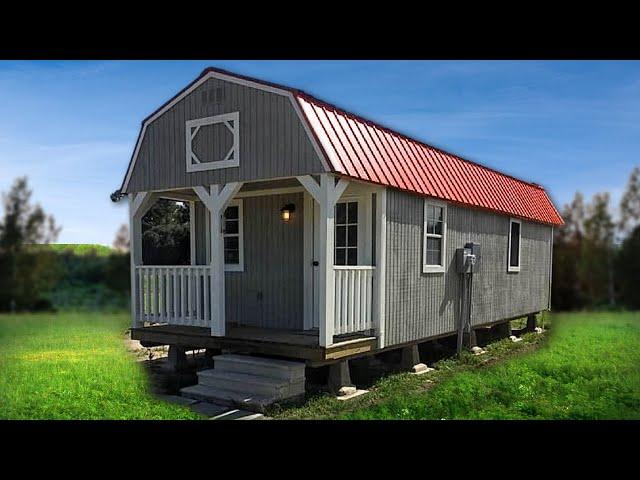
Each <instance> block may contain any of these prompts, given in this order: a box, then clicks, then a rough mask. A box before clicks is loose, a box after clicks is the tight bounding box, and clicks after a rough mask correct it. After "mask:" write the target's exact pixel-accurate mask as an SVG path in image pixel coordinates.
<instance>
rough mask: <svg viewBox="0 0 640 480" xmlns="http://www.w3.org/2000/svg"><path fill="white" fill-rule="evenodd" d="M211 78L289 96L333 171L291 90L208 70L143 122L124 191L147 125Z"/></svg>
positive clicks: (318, 150) (312, 140) (324, 165)
mask: <svg viewBox="0 0 640 480" xmlns="http://www.w3.org/2000/svg"><path fill="white" fill-rule="evenodd" d="M211 78H216V79H218V80H223V81H226V82H231V83H236V84H238V85H243V86H245V87H250V88H256V89H258V90H263V91H265V92H270V93H275V94H276V95H282V96H284V97H287V98H288V99H289V101H290V102H291V106H292V107H293V109H294V111H295V112H296V114H297V115H298V118H299V119H300V122H302V125H303V127H304V130H305V132H306V133H307V136H308V137H309V140H310V141H311V145H313V149H314V150H315V151H316V154H317V155H318V157H319V158H320V161H321V162H322V166H323V168H324V169H325V171H327V172H331V171H332V170H330V168H329V164H328V163H327V159H326V158H325V156H324V154H323V153H322V150H321V149H320V146H319V145H318V142H317V141H316V138H315V136H314V135H313V133H312V132H311V127H310V125H309V123H308V122H307V120H306V118H305V116H304V114H303V113H302V111H301V109H300V105H299V104H298V102H297V100H296V99H295V98H294V96H293V93H292V92H290V91H289V90H284V89H281V88H276V87H272V86H270V85H265V84H262V83H258V82H253V81H251V80H246V79H244V78H238V77H235V76H233V75H227V74H224V73H221V72H208V73H207V74H206V75H204V76H203V77H202V78H200V79H199V80H198V81H197V82H195V83H194V84H193V85H191V86H190V87H189V88H188V89H186V90H185V91H184V92H182V93H181V94H180V95H178V96H177V97H175V98H174V99H173V100H171V101H170V102H169V103H167V104H166V105H165V106H164V107H162V108H161V109H160V110H158V111H157V112H156V113H154V114H153V115H152V116H151V117H149V118H148V119H147V120H146V121H145V122H144V123H143V124H142V131H141V133H140V135H139V137H138V141H137V142H136V146H135V148H134V150H133V158H132V160H131V162H130V165H129V169H128V170H127V175H126V177H125V180H124V183H123V185H122V190H123V191H125V190H126V189H127V187H128V186H129V181H130V180H131V174H132V173H133V169H134V167H135V165H136V161H137V160H138V153H139V152H140V145H142V141H143V139H144V135H145V133H146V130H147V126H148V125H149V124H150V123H152V122H153V121H155V120H156V119H157V118H159V117H161V116H162V115H163V114H164V113H166V112H167V111H168V110H170V109H171V108H172V107H173V106H174V105H176V104H177V103H178V102H180V101H182V100H183V99H184V98H185V97H186V96H187V95H189V94H190V93H191V92H193V91H194V90H195V89H196V88H198V87H199V86H200V85H202V84H203V83H204V82H206V81H207V80H209V79H211Z"/></svg>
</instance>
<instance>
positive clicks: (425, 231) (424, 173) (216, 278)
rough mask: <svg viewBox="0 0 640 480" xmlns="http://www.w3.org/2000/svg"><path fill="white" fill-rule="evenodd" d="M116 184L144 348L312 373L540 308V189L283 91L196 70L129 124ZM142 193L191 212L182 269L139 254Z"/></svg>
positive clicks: (545, 224) (144, 207)
mask: <svg viewBox="0 0 640 480" xmlns="http://www.w3.org/2000/svg"><path fill="white" fill-rule="evenodd" d="M120 192H121V194H122V195H126V196H127V197H128V199H129V202H130V221H131V224H130V229H131V235H132V242H131V243H132V256H131V284H132V289H131V290H132V291H131V300H132V306H131V315H132V322H133V328H132V336H133V338H137V339H140V340H141V341H143V342H145V343H146V344H170V345H178V346H180V347H181V348H183V349H184V348H211V349H217V348H224V349H227V350H232V351H233V350H237V351H241V352H245V353H257V354H262V355H276V356H280V357H287V358H291V359H298V360H304V361H306V362H307V364H308V365H312V366H313V365H322V364H326V363H330V362H335V361H337V360H344V359H348V358H353V357H356V356H359V355H365V354H370V353H372V352H378V351H381V350H385V349H390V348H398V347H400V346H406V345H411V344H415V343H417V342H421V341H425V340H428V339H433V338H437V337H442V336H446V335H452V334H456V333H458V332H460V331H462V330H463V329H465V328H466V331H467V333H468V332H470V331H472V330H473V329H475V328H478V327H480V326H486V325H492V324H496V323H499V322H505V321H507V320H509V319H513V318H516V317H520V316H526V315H531V314H534V313H537V312H540V311H542V310H545V309H548V308H549V307H550V287H551V259H552V239H553V228H554V226H557V225H561V224H562V219H561V218H560V216H559V214H558V212H557V211H556V209H555V208H554V206H553V204H552V203H551V201H550V199H549V197H548V195H547V194H546V192H545V191H544V189H543V188H542V187H540V186H539V185H536V184H533V183H529V182H525V181H522V180H519V179H516V178H513V177H511V176H508V175H505V174H502V173H500V172H497V171H495V170H493V169H490V168H487V167H485V166H482V165H479V164H477V163H474V162H470V161H468V160H465V159H463V158H460V157H459V156H456V155H453V154H450V153H447V152H444V151H442V150H440V149H438V148H435V147H433V146H431V145H428V144H425V143H423V142H420V141H417V140H415V139H412V138H409V137H407V136H405V135H401V134H399V133H397V132H394V131H392V130H390V129H388V128H385V127H383V126H380V125H378V124H376V123H373V122H371V121H369V120H366V119H364V118H361V117H359V116H357V115H354V114H351V113H348V112H346V111H344V110H342V109H339V108H337V107H335V106H334V105H330V104H328V103H326V102H323V101H321V100H318V99H316V98H314V97H312V96H310V95H308V94H306V93H304V92H301V91H299V90H295V89H291V88H288V87H284V86H280V85H275V84H271V83H269V82H264V81H260V80H256V79H252V78H247V77H244V76H241V75H236V74H233V73H230V72H226V71H223V70H219V69H214V68H209V69H206V70H205V71H204V72H202V74H201V75H200V76H199V77H198V78H197V79H195V80H194V81H193V82H192V83H191V84H190V85H188V86H187V87H186V88H185V89H184V90H182V91H181V92H180V93H179V94H177V95H176V96H175V97H173V98H172V99H171V100H169V101H168V102H167V103H165V104H164V105H163V106H162V107H160V108H159V109H158V110H157V111H156V112H154V113H153V114H152V115H150V116H149V117H148V118H147V119H145V120H144V121H143V123H142V128H141V131H140V134H139V137H138V140H137V142H136V146H135V151H134V152H133V155H132V158H131V162H130V164H129V167H128V170H127V172H126V176H125V179H124V181H123V184H122V187H121V189H120ZM158 198H168V199H174V200H179V201H183V202H186V203H188V205H189V206H190V209H191V215H190V218H191V245H192V249H191V250H192V254H191V265H186V266H158V265H144V264H143V263H142V252H141V246H142V242H141V218H142V216H143V215H144V214H145V212H147V211H148V209H149V208H150V207H151V206H152V205H153V203H154V202H155V201H156V200H157V199H158ZM465 246H466V247H467V249H466V250H465ZM472 284H473V287H472V289H471V285H472ZM470 312H471V313H470Z"/></svg>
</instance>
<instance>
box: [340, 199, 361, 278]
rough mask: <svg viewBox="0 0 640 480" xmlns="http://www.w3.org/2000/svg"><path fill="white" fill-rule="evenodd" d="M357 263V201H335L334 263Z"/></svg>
mask: <svg viewBox="0 0 640 480" xmlns="http://www.w3.org/2000/svg"><path fill="white" fill-rule="evenodd" d="M357 264H358V202H340V203H336V220H335V258H334V265H357Z"/></svg>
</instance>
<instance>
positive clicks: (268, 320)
mask: <svg viewBox="0 0 640 480" xmlns="http://www.w3.org/2000/svg"><path fill="white" fill-rule="evenodd" d="M242 201H243V216H244V219H243V228H244V272H226V273H225V301H226V317H227V322H228V323H239V324H242V325H250V326H256V327H264V328H288V329H296V330H302V328H303V326H304V325H303V291H302V288H303V283H304V282H303V266H302V258H303V257H302V249H303V226H304V223H303V215H304V211H303V208H304V202H303V195H302V193H291V194H282V195H269V196H259V197H248V198H243V199H242ZM287 203H293V204H295V206H296V211H295V215H294V216H293V217H292V219H291V220H290V222H289V223H286V224H285V223H284V222H283V221H282V220H281V218H280V209H281V208H282V206H283V205H285V204H287ZM204 212H205V209H204V206H203V205H202V204H201V203H200V202H198V203H196V231H197V232H196V248H197V253H196V257H197V260H198V262H197V263H198V264H204V263H206V257H205V223H204V222H205V218H204ZM207 214H208V213H207Z"/></svg>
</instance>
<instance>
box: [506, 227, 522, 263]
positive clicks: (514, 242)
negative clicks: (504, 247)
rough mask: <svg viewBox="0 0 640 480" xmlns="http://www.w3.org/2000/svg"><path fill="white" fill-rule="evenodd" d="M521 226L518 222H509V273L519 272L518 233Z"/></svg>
mask: <svg viewBox="0 0 640 480" xmlns="http://www.w3.org/2000/svg"><path fill="white" fill-rule="evenodd" d="M521 229H522V224H521V222H520V220H515V219H513V218H512V219H511V220H510V221H509V264H508V268H507V270H508V271H509V272H519V271H520V232H521Z"/></svg>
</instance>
